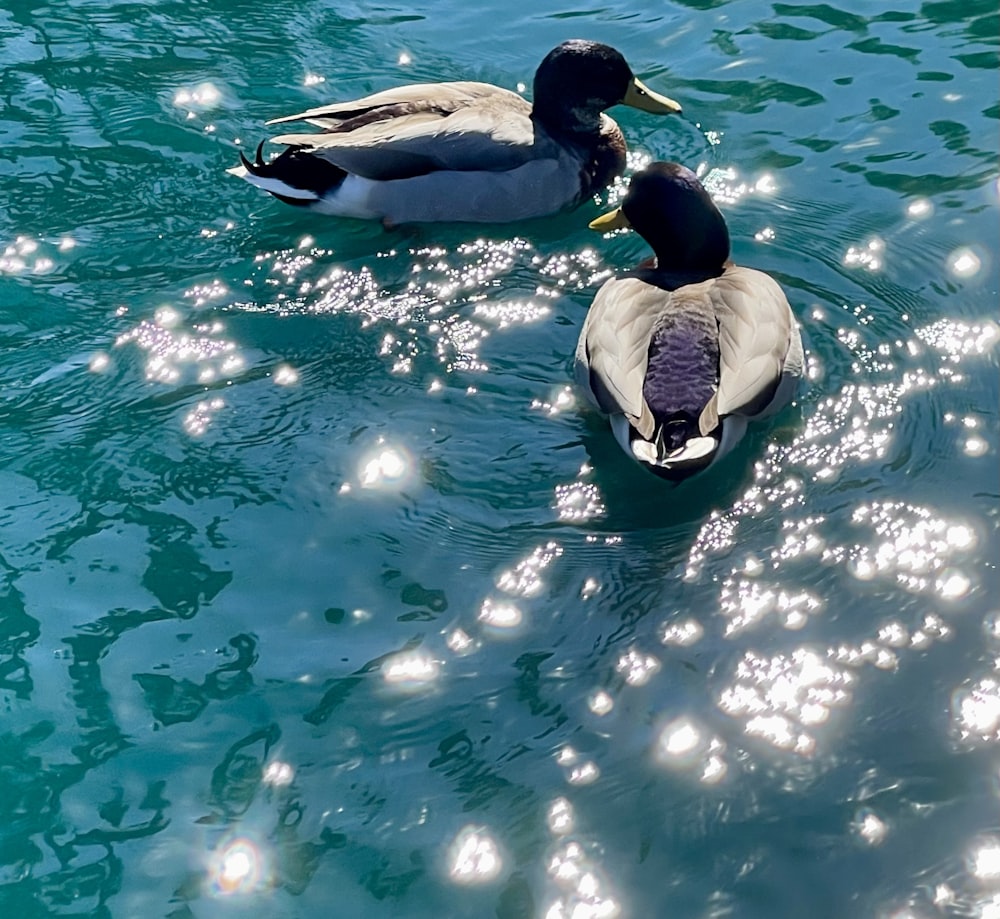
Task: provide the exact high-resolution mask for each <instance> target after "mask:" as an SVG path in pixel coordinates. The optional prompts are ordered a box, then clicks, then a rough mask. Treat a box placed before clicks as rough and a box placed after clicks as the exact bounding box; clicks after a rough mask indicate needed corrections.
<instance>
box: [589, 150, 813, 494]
mask: <svg viewBox="0 0 1000 919" xmlns="http://www.w3.org/2000/svg"><path fill="white" fill-rule="evenodd" d="M590 227H591V229H593V230H598V231H600V232H604V233H608V232H611V231H614V230H623V229H627V228H632V229H634V230H635V231H636V232H637V233H638V234H639V235H640V236H641V237H642V238H643V239H644V240H645V241H646V242H647V243H648V244H649V246H650V248H652V250H653V253H654V257H653V258H652V259H647V260H646V261H644V262H641V263H640V264H639V265H638V266H636V267H635V268H632V269H631V270H628V271H625V272H623V273H622V274H620V275H619V276H617V277H614V278H611V279H609V280H608V281H606V282H605V283H604V284H603V285H602V286H601V287H600V289H599V290H598V291H597V294H596V295H595V296H594V299H593V302H592V303H591V305H590V308H589V309H588V311H587V316H586V318H585V320H584V323H583V326H582V328H581V330H580V336H579V340H578V342H577V347H576V354H575V365H574V366H575V369H574V376H575V379H576V382H577V384H578V385H579V387H580V388H581V390H582V391H583V394H584V395H585V397H586V398H587V400H588V401H589V402H590V403H592V405H593V406H594V407H596V408H597V409H598V410H599V411H600V412H602V413H603V414H604V415H606V416H608V419H609V421H610V424H611V430H612V433H613V434H614V437H615V439H616V440H617V442H618V444H619V445H620V446H621V448H622V449H623V450H624V451H625V453H626V454H627V455H628V456H629V457H630V458H632V459H633V460H635V461H636V462H637V463H639V464H640V465H641V466H642V467H643V468H645V469H647V470H649V471H650V472H652V473H654V474H655V475H657V476H660V477H661V478H664V479H667V480H670V481H673V482H675V483H676V482H680V481H683V480H684V479H687V478H689V477H691V476H692V475H695V474H696V473H700V472H702V471H703V470H705V469H708V468H709V467H711V466H713V465H714V464H715V463H717V462H718V461H719V460H720V459H722V457H724V456H725V455H726V454H728V453H729V452H730V451H731V450H732V449H733V448H734V447H735V446H736V445H737V444H738V443H739V441H740V440H741V439H742V437H743V435H744V434H745V433H746V431H747V428H748V425H749V424H750V423H751V422H755V421H757V420H759V419H763V418H767V417H769V416H771V415H774V414H775V413H777V412H779V411H780V410H781V409H782V408H784V407H785V406H786V405H788V404H789V403H790V402H791V401H792V399H793V398H794V397H795V394H796V392H797V390H798V388H799V384H800V381H801V378H802V370H803V363H804V359H803V348H802V338H801V333H800V331H799V326H798V324H797V322H796V320H795V316H794V314H793V312H792V309H791V306H790V305H789V303H788V299H787V298H786V296H785V294H784V292H783V291H782V289H781V287H780V285H779V284H778V283H777V281H775V280H774V279H773V278H772V277H770V276H769V275H767V274H765V273H764V272H762V271H757V270H755V269H753V268H745V267H740V266H738V265H735V264H734V263H733V262H732V260H731V258H730V238H729V230H728V227H727V226H726V221H725V218H724V217H723V215H722V212H721V211H720V210H719V208H718V207H717V206H716V205H715V202H714V201H713V200H712V198H711V196H710V195H709V194H708V192H707V191H706V190H705V187H704V186H703V185H702V184H701V182H700V181H699V179H698V177H697V175H696V174H695V173H694V172H693V171H692V170H690V169H688V168H687V167H685V166H682V165H681V164H679V163H669V162H657V163H653V164H652V165H650V166H648V167H647V168H645V169H643V170H640V171H639V172H637V173H636V174H635V175H634V176H633V177H632V179H631V181H630V183H629V186H628V191H627V192H626V194H625V197H624V199H623V200H622V203H621V205H620V206H619V207H617V208H615V209H613V210H611V211H609V212H607V213H605V214H603V215H602V216H600V217H598V218H597V219H595V220H593V221H592V222H591V223H590Z"/></svg>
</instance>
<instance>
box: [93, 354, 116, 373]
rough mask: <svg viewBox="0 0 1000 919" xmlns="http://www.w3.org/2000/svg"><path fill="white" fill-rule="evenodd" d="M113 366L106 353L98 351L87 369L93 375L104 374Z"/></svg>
mask: <svg viewBox="0 0 1000 919" xmlns="http://www.w3.org/2000/svg"><path fill="white" fill-rule="evenodd" d="M110 366H111V357H110V355H108V354H107V352H105V351H98V352H97V353H96V354H95V355H93V356H92V357H91V358H90V360H89V361H88V362H87V369H88V370H89V371H90V372H91V373H104V371H105V370H107V369H108V368H109V367H110Z"/></svg>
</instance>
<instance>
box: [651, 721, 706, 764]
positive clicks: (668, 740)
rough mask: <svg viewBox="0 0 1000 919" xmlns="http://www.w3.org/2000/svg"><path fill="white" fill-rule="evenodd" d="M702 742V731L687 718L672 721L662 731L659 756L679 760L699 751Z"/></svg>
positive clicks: (664, 758) (669, 759)
mask: <svg viewBox="0 0 1000 919" xmlns="http://www.w3.org/2000/svg"><path fill="white" fill-rule="evenodd" d="M701 744H702V737H701V732H700V731H699V730H698V728H697V727H695V725H694V724H693V723H692V722H691V721H689V720H688V719H687V718H678V719H677V720H676V721H671V722H670V723H669V724H667V725H666V726H665V727H664V728H663V730H662V731H661V732H660V739H659V743H658V753H657V758H658V759H660V760H661V761H662V762H667V761H677V760H681V759H685V758H688V757H690V756H691V755H692V754H695V753H697V751H698V748H699V747H700V746H701Z"/></svg>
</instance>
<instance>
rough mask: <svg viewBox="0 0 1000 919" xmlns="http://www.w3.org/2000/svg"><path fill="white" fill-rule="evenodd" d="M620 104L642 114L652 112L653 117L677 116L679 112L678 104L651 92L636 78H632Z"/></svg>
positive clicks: (679, 106)
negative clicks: (642, 112) (637, 110)
mask: <svg viewBox="0 0 1000 919" xmlns="http://www.w3.org/2000/svg"><path fill="white" fill-rule="evenodd" d="M622 102H623V103H624V104H625V105H631V106H632V108H637V109H642V110H643V111H644V112H653V114H655V115H677V114H679V113H680V111H681V105H680V103H679V102H674V100H673V99H668V98H667V97H666V96H661V95H660V94H659V93H656V92H653V90H651V89H650V88H649V87H648V86H646V85H645V84H644V83H643V82H642V81H641V80H640V79H639V78H638V77H632V82H631V83H629V85H628V89H627V90H625V98H624V99H622Z"/></svg>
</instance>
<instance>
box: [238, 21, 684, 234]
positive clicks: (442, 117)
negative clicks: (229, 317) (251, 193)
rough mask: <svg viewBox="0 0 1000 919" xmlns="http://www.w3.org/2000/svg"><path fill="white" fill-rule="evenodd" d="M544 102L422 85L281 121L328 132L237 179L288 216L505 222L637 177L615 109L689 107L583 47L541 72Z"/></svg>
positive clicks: (613, 53) (561, 49) (304, 138)
mask: <svg viewBox="0 0 1000 919" xmlns="http://www.w3.org/2000/svg"><path fill="white" fill-rule="evenodd" d="M533 100H534V101H533V102H528V101H527V100H526V99H525V98H524V97H523V96H521V95H519V94H518V93H515V92H512V91H511V90H507V89H503V88H501V87H499V86H494V85H492V84H490V83H477V82H469V81H462V82H451V83H417V84H412V85H406V86H397V87H395V88H393V89H387V90H384V91H382V92H377V93H374V94H373V95H369V96H365V97H364V98H362V99H356V100H352V101H349V102H336V103H333V104H330V105H325V106H320V107H319V108H312V109H309V110H308V111H305V112H301V113H299V114H297V115H288V116H285V117H282V118H275V119H273V120H272V121H269V122H268V124H284V123H286V122H293V121H305V122H308V123H309V124H311V125H313V126H314V127H317V128H319V129H320V130H319V131H318V132H311V133H289V134H281V135H278V136H276V137H272V138H271V142H272V143H274V144H279V145H283V146H284V147H285V149H284V150H283V151H282V152H281V153H280V154H279V155H278V156H277V157H276V158H274V159H272V160H270V161H265V160H264V158H263V153H262V151H263V142H262V143H261V145H260V146H258V147H257V153H256V156H255V158H254V159H253V160H251V159H249V158H248V157H247V156H245V155H244V154H243V153H240V160H241V162H240V165H238V166H236V167H233V168H232V169H229V170H228V172H230V173H231V174H233V175H235V176H238V177H239V178H242V179H245V180H246V181H247V182H250V183H251V184H252V185H256V186H257V187H258V188H261V189H263V190H264V191H267V192H270V193H271V194H272V195H274V196H275V197H276V198H278V199H280V200H281V201H284V202H286V203H288V204H292V205H296V206H298V207H305V208H309V209H310V210H313V211H317V212H319V213H322V214H329V215H334V216H342V217H354V218H359V219H367V220H380V221H382V223H383V224H384V225H385V226H386V227H393V226H397V225H399V224H407V223H422V222H438V221H455V222H471V223H505V222H511V221H518V220H526V219H531V218H535V217H543V216H547V215H549V214H553V213H555V212H557V211H561V210H565V209H569V208H573V207H575V206H577V205H579V204H580V203H581V202H583V201H585V200H586V199H588V198H591V197H592V196H594V195H595V194H596V193H598V192H599V191H601V190H602V189H603V188H604V187H605V186H606V185H607V184H608V183H609V182H611V181H612V180H613V179H615V178H617V177H618V176H620V175H621V174H622V172H623V170H624V168H625V150H626V146H625V137H624V135H623V134H622V132H621V129H620V128H619V127H618V125H617V124H616V123H615V121H614V120H613V119H612V118H611V117H610V116H608V115H606V114H604V110H605V109H607V108H610V107H611V106H613V105H618V104H625V105H629V106H632V107H634V108H638V109H641V110H643V111H646V112H651V113H655V114H660V115H669V114H676V113H679V112H680V111H681V106H680V105H679V104H678V103H677V102H675V101H674V100H673V99H670V98H668V97H667V96H663V95H660V94H659V93H657V92H654V91H653V90H651V89H649V88H648V87H647V86H645V85H644V84H643V83H642V82H641V81H640V80H639V79H638V78H637V77H636V76H635V74H633V72H632V70H631V68H630V67H629V65H628V63H627V62H626V60H625V58H624V56H623V55H622V54H621V52H619V51H617V50H616V49H615V48H612V47H611V46H609V45H605V44H602V43H600V42H595V41H589V40H585V39H571V40H569V41H565V42H563V43H562V44H560V45H558V46H557V47H555V48H553V49H552V50H551V51H550V52H549V53H548V54H547V55H546V56H545V58H544V59H543V60H542V62H541V64H539V66H538V69H537V71H536V72H535V78H534V86H533Z"/></svg>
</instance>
